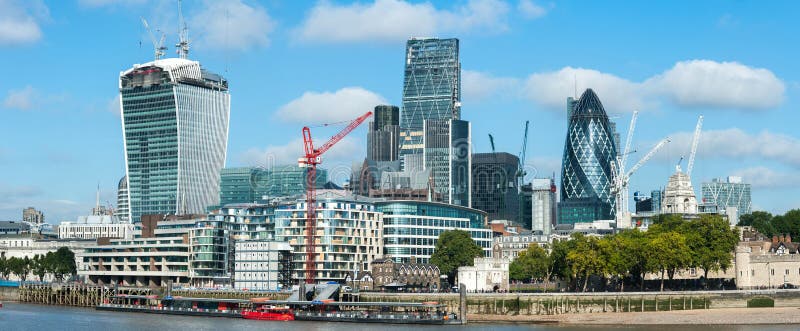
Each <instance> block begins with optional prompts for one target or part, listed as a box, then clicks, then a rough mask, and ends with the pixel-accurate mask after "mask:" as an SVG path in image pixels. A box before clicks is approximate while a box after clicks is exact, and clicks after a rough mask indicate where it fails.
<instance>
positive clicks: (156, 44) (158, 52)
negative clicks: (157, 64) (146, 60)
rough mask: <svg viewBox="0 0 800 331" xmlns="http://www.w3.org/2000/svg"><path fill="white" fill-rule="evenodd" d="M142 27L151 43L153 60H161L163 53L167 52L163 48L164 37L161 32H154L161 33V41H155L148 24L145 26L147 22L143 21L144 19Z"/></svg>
mask: <svg viewBox="0 0 800 331" xmlns="http://www.w3.org/2000/svg"><path fill="white" fill-rule="evenodd" d="M142 25H144V28H145V30H147V33H148V34H149V35H150V41H152V42H153V51H154V53H155V54H154V57H155V59H156V60H159V59H161V57H162V56H164V51H165V50H167V48H166V47H164V39H165V38H166V35H165V34H164V32H161V30H156V31H157V32H161V39H160V40H159V41H156V36H155V35H154V34H153V31H152V30H151V29H150V24H147V20H146V19H144V17H142Z"/></svg>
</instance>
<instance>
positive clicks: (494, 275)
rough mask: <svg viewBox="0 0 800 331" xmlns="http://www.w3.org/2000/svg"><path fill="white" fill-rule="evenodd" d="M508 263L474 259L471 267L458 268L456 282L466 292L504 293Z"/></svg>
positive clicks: (508, 261) (506, 283)
mask: <svg viewBox="0 0 800 331" xmlns="http://www.w3.org/2000/svg"><path fill="white" fill-rule="evenodd" d="M510 263H511V261H510V260H508V259H503V258H494V257H485V258H480V257H476V258H475V261H474V263H473V266H471V267H459V268H458V282H459V283H461V284H464V285H465V286H466V289H467V292H506V291H508V266H509V264H510Z"/></svg>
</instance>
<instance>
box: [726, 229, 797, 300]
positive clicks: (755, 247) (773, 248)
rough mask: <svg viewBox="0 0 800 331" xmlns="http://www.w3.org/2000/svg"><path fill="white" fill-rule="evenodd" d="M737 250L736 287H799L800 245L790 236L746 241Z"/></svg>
mask: <svg viewBox="0 0 800 331" xmlns="http://www.w3.org/2000/svg"><path fill="white" fill-rule="evenodd" d="M744 239H745V240H743V241H741V242H739V245H738V246H737V247H736V260H735V264H736V265H735V273H736V287H737V288H739V289H765V288H782V287H787V286H790V285H791V286H793V287H795V286H800V251H799V250H798V248H800V244H798V243H795V242H792V238H791V236H789V235H781V236H774V237H773V238H772V240H766V239H765V238H755V239H756V240H748V239H753V238H747V237H745V238H744Z"/></svg>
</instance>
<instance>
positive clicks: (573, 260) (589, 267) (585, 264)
mask: <svg viewBox="0 0 800 331" xmlns="http://www.w3.org/2000/svg"><path fill="white" fill-rule="evenodd" d="M572 240H574V241H575V249H573V250H571V251H570V252H569V253H567V260H568V261H569V262H570V264H571V265H572V274H573V275H575V276H576V277H583V292H586V287H587V285H588V284H589V277H591V276H592V275H601V276H605V275H606V273H607V272H606V271H607V270H608V269H607V266H608V263H607V262H606V260H605V256H604V255H603V254H602V252H601V251H600V247H599V244H598V243H599V241H600V240H599V239H597V237H593V236H584V235H583V234H580V233H576V234H573V235H572Z"/></svg>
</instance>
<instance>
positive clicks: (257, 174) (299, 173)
mask: <svg viewBox="0 0 800 331" xmlns="http://www.w3.org/2000/svg"><path fill="white" fill-rule="evenodd" d="M307 171H308V169H307V168H300V167H298V166H297V165H279V166H274V167H272V168H268V169H264V168H256V167H242V168H223V169H222V172H221V175H220V190H219V203H220V205H221V206H225V205H228V204H232V203H253V202H265V201H268V200H270V199H274V198H281V197H286V196H293V195H300V194H305V192H306V186H307V185H306V172H307ZM327 181H328V172H327V171H326V170H325V169H317V178H316V187H317V188H323V187H324V186H325V184H326V183H327Z"/></svg>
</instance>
